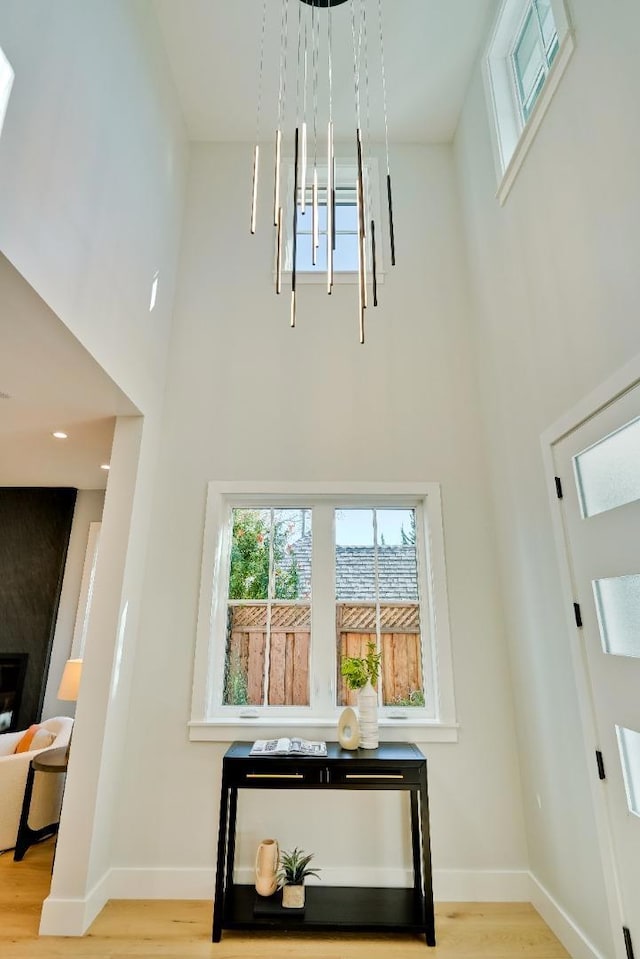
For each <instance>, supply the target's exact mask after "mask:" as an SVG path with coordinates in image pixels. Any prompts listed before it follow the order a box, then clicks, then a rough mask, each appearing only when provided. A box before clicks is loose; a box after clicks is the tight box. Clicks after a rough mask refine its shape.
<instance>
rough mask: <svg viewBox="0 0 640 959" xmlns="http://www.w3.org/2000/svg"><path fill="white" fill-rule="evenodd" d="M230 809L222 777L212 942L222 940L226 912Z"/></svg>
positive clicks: (227, 790)
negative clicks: (226, 867)
mask: <svg viewBox="0 0 640 959" xmlns="http://www.w3.org/2000/svg"><path fill="white" fill-rule="evenodd" d="M228 807H229V787H228V785H227V782H226V778H225V776H224V775H223V777H222V788H221V790H220V822H219V824H218V863H217V866H216V891H215V898H214V900H213V933H212V935H211V940H212V942H220V940H221V939H222V916H223V912H224V889H225V878H226V877H225V864H226V861H227V815H228Z"/></svg>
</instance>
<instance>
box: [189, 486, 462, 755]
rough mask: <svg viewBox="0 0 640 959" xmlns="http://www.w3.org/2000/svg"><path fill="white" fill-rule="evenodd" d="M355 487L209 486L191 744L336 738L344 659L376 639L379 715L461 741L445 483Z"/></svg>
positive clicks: (346, 695) (345, 695)
mask: <svg viewBox="0 0 640 959" xmlns="http://www.w3.org/2000/svg"><path fill="white" fill-rule="evenodd" d="M354 485H355V484H351V485H350V486H349V487H348V488H343V487H337V486H334V485H332V484H324V485H323V487H322V488H318V487H311V486H305V485H304V484H296V485H294V486H291V487H289V489H288V490H282V491H281V490H279V489H278V488H277V487H274V486H272V485H269V488H268V489H265V488H264V487H253V488H251V487H247V486H246V485H245V484H226V485H221V484H217V483H211V484H209V493H208V502H207V524H206V531H205V546H204V553H203V566H202V584H201V602H200V614H199V623H198V637H197V649H196V674H195V680H194V699H193V709H192V721H191V724H190V726H191V731H190V735H191V738H192V739H215V738H223V736H221V735H218V734H216V731H215V729H216V727H221V726H225V725H226V726H229V727H233V726H236V728H237V726H238V725H240V726H245V727H249V728H250V727H252V726H253V727H256V726H257V727H258V729H256V731H255V735H256V737H258V736H259V735H260V734H261V733H260V732H259V730H262V732H264V730H265V729H266V728H267V727H269V728H271V727H273V728H274V729H276V730H277V729H280V728H282V727H285V728H287V727H289V728H290V727H291V726H296V727H302V728H305V727H317V730H318V731H317V735H319V736H322V737H323V738H332V737H331V735H330V733H331V731H333V732H334V733H335V728H336V723H337V718H338V715H339V712H340V710H341V709H342V708H343V706H345V705H347V704H349V703H351V702H352V700H353V692H352V691H350V690H348V689H347V688H346V687H345V685H344V680H343V677H342V675H341V661H342V658H343V657H345V656H362V655H364V654H365V653H366V650H367V645H368V644H370V643H373V644H375V647H376V649H377V650H378V651H379V652H381V653H382V670H381V674H380V678H379V682H378V686H377V691H378V702H379V708H380V716H381V720H382V721H383V722H387V723H388V724H389V725H390V726H391V727H393V726H394V725H395V726H396V727H398V728H402V729H404V730H405V733H404V735H406V727H407V723H410V724H416V723H417V724H422V725H424V726H425V727H426V726H431V727H432V728H434V729H436V728H437V727H441V734H440V735H439V736H436V737H435V738H441V739H448V738H449V739H453V738H455V723H454V706H453V683H452V676H451V657H450V650H449V636H448V609H447V598H446V596H447V591H446V582H445V569H444V554H443V535H442V518H441V512H440V492H439V487H438V485H437V484H426V485H424V486H422V487H420V488H416V487H413V488H404V487H403V488H401V489H398V488H396V487H394V488H393V489H391V488H390V487H389V486H386V487H384V488H380V489H369V490H368V489H367V488H366V484H364V485H363V484H357V485H358V489H354ZM436 663H437V664H438V667H437V668H438V671H437V672H436ZM443 729H444V730H445V732H444V734H442V730H443ZM230 734H231V735H235V736H237V735H238V732H237V731H235V732H234V731H233V730H232V731H231V733H230Z"/></svg>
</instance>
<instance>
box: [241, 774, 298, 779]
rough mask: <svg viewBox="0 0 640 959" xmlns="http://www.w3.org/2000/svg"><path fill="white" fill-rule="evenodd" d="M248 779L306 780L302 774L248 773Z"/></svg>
mask: <svg viewBox="0 0 640 959" xmlns="http://www.w3.org/2000/svg"><path fill="white" fill-rule="evenodd" d="M246 778H247V779H304V776H303V774H302V773H247V776H246Z"/></svg>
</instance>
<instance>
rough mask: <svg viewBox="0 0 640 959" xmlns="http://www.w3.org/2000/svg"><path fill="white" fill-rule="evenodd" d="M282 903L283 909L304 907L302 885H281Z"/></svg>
mask: <svg viewBox="0 0 640 959" xmlns="http://www.w3.org/2000/svg"><path fill="white" fill-rule="evenodd" d="M282 905H283V906H284V908H285V909H302V908H304V885H299V886H294V885H286V886H283V887H282Z"/></svg>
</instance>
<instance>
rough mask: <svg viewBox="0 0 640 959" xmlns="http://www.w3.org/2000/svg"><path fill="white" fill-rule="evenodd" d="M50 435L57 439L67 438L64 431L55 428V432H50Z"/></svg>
mask: <svg viewBox="0 0 640 959" xmlns="http://www.w3.org/2000/svg"><path fill="white" fill-rule="evenodd" d="M51 435H52V436H55V438H56V439H57V440H66V439H68V438H69V437H68V436H67V434H66V433H63V432H62V430H56V432H55V433H52V434H51Z"/></svg>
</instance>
